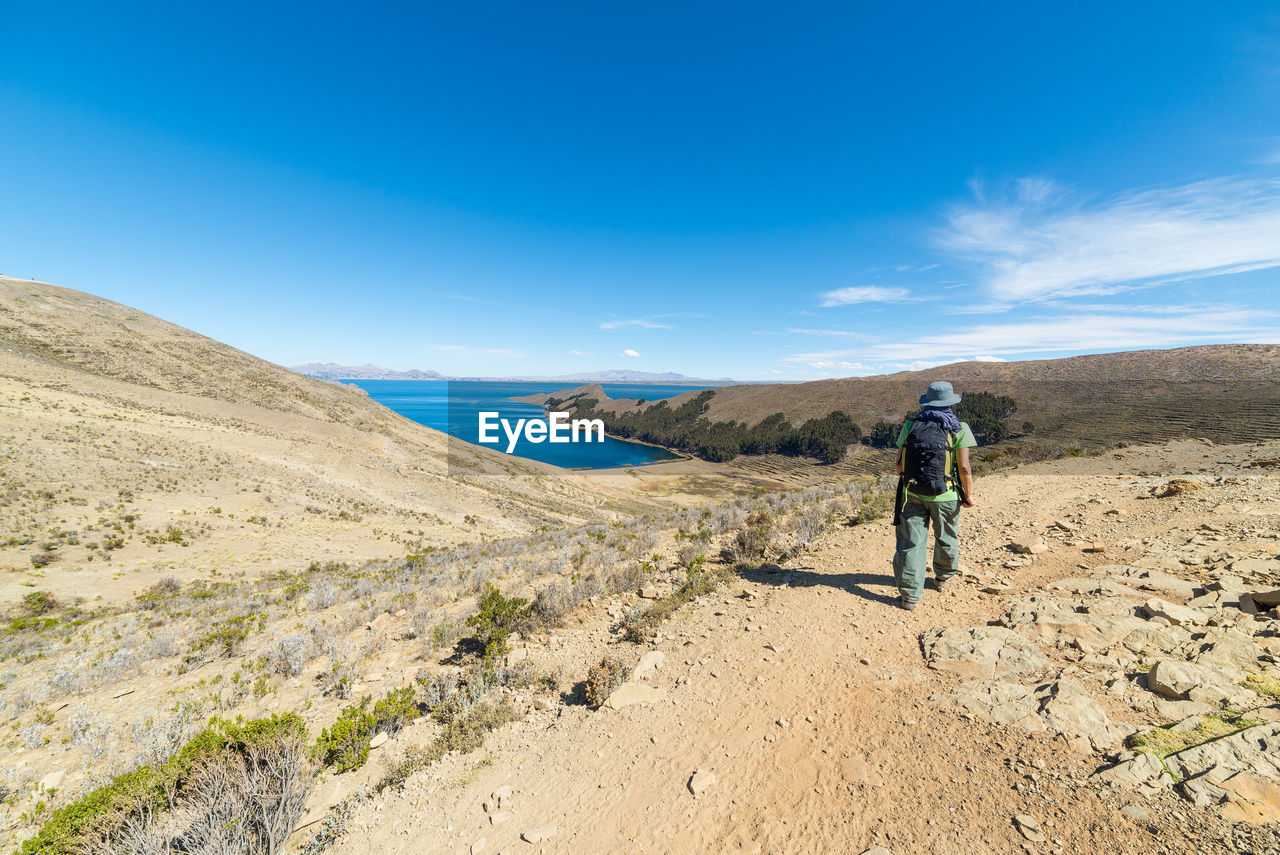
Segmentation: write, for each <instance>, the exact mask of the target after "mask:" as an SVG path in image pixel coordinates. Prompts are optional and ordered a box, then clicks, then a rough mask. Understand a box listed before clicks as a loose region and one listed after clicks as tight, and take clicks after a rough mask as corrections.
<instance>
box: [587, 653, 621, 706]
mask: <svg viewBox="0 0 1280 855" xmlns="http://www.w3.org/2000/svg"><path fill="white" fill-rule="evenodd" d="M626 680H627V667H626V666H625V665H623V664H622V663H621V662H619V661H618V660H617V659H615V658H614V657H613V656H611V655H608V654H606V655H605V656H604V657H603V658H602V659H601V660H600V661H599V662H597V663H596V664H594V665H592V666H591V670H590V671H588V672H587V687H586V696H587V703H588V704H590V705H591V706H593V707H597V708H598V707H600V706H601V705H603V704H604V702H605V701H607V700H609V696H610V695H612V694H613V691H614V689H616V688H618V687H619V686H621V685H622V684H623V683H625V682H626Z"/></svg>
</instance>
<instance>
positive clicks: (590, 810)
mask: <svg viewBox="0 0 1280 855" xmlns="http://www.w3.org/2000/svg"><path fill="white" fill-rule="evenodd" d="M1263 452H1265V454H1267V455H1269V456H1271V457H1275V456H1276V453H1275V452H1276V448H1275V447H1274V446H1272V447H1271V448H1269V449H1262V450H1258V449H1256V448H1254V449H1250V448H1245V447H1232V448H1230V449H1227V448H1214V447H1211V446H1207V445H1205V444H1201V443H1197V442H1180V443H1176V444H1171V445H1170V446H1164V447H1158V448H1151V449H1140V450H1130V451H1127V452H1125V453H1123V454H1118V455H1107V456H1105V457H1102V458H1094V459H1078V460H1066V461H1060V462H1055V463H1049V464H1039V465H1036V466H1031V467H1025V468H1022V469H1019V470H1016V471H1012V472H1008V473H1003V474H999V475H996V476H992V477H988V478H983V479H981V480H980V482H979V484H978V499H979V502H980V506H979V507H978V508H977V509H975V510H972V511H966V512H965V515H964V519H963V522H962V529H963V532H962V534H963V558H962V560H963V562H964V563H965V564H966V569H967V571H968V572H969V573H970V574H983V573H987V574H990V575H992V576H999V577H1003V578H1004V579H1007V580H1008V581H1009V582H1010V584H1011V586H1012V587H1013V589H1014V590H1013V591H1012V592H1009V593H1006V594H996V595H993V594H987V593H983V592H982V590H981V588H982V585H980V584H977V583H975V582H973V580H972V579H970V580H968V581H965V582H959V583H957V584H955V585H953V586H951V588H953V589H950V588H949V589H948V590H947V591H945V592H944V593H938V592H935V591H933V590H929V591H927V592H926V595H925V599H924V600H923V602H922V603H921V605H920V607H919V608H917V609H916V610H915V611H914V612H911V613H907V612H903V611H901V610H899V609H897V608H895V607H893V606H892V605H891V603H892V601H893V598H894V597H895V596H896V591H895V590H894V588H893V586H892V578H891V576H890V574H889V557H890V554H891V550H892V538H893V533H892V530H891V528H890V526H889V525H887V524H884V523H880V524H873V525H867V526H862V527H858V528H848V527H841V528H839V529H837V530H835V531H833V532H831V533H829V534H827V535H825V536H824V538H823V539H822V541H821V543H820V545H819V547H818V548H817V549H816V550H814V551H812V552H811V553H809V554H807V555H805V556H803V557H802V558H801V559H799V560H797V561H795V562H793V563H792V564H790V565H788V566H787V567H786V568H785V572H782V573H772V574H770V573H760V572H756V573H747V574H745V575H744V576H743V577H742V578H741V580H734V581H733V582H732V583H731V584H730V585H728V586H727V587H726V588H724V589H722V590H721V591H720V592H718V593H717V594H713V595H710V596H708V597H705V598H703V599H702V600H700V601H699V602H697V603H696V604H694V605H692V606H690V607H688V608H686V609H685V610H682V611H681V612H680V613H678V614H677V616H676V617H675V618H673V619H672V621H671V622H670V623H669V624H667V625H666V626H665V627H664V628H663V633H662V637H661V639H660V641H659V642H658V643H657V644H656V645H654V646H653V648H652V649H657V650H660V651H662V652H663V653H664V654H665V657H666V658H665V662H664V664H663V665H662V667H661V668H660V669H659V670H658V672H657V673H656V675H655V677H654V678H653V680H652V682H653V683H654V684H655V685H658V686H659V687H661V688H662V689H663V691H664V692H665V697H664V698H663V699H662V700H660V701H659V702H657V703H655V704H653V705H650V706H631V707H627V708H625V709H622V710H618V711H600V712H592V711H590V710H589V709H588V708H587V707H585V706H584V705H582V704H581V703H580V702H578V703H572V702H570V703H561V702H557V703H556V704H555V705H554V707H553V708H552V709H549V710H540V711H539V710H534V711H532V712H530V714H529V716H528V717H527V718H526V719H525V721H523V722H521V723H519V724H516V725H513V726H511V727H508V728H505V729H503V730H502V731H499V732H497V733H495V734H493V735H492V736H491V737H490V739H489V742H488V743H487V744H486V746H485V748H484V749H483V750H482V751H480V752H477V753H476V754H474V755H471V756H465V757H450V758H447V759H446V760H445V761H444V762H443V763H441V764H438V765H437V766H435V767H433V768H431V769H428V770H426V771H424V772H422V773H419V774H417V775H415V776H414V777H412V778H411V779H410V780H409V781H408V782H407V784H406V786H405V787H404V789H403V790H401V791H398V792H397V791H390V790H388V791H386V792H384V793H383V794H382V795H381V796H379V797H377V798H375V799H374V800H372V801H370V802H368V803H366V804H364V805H362V806H361V807H360V808H359V809H358V811H357V814H356V817H355V819H354V821H353V823H352V826H351V831H350V833H349V834H347V835H346V836H345V837H344V838H342V839H341V840H340V841H339V842H338V843H337V844H336V845H335V846H334V848H333V850H332V851H334V852H337V853H343V854H344V855H346V853H352V854H353V855H354V853H367V852H379V853H383V852H385V853H411V852H412V853H457V852H486V853H497V852H510V853H521V852H546V853H552V852H554V853H605V852H608V853H624V852H625V853H630V852H637V853H639V852H646V853H650V852H658V853H704V852H705V853H711V852H739V851H740V852H763V853H825V852H840V853H845V852H850V853H860V852H863V851H864V850H865V849H868V848H870V847H873V846H885V847H887V848H888V849H889V850H890V851H891V852H893V853H923V852H935V853H973V852H1021V851H1023V850H1024V849H1025V850H1026V851H1036V852H1163V851H1168V852H1186V851H1222V852H1228V851H1249V850H1248V849H1239V850H1237V849H1235V848H1233V847H1232V845H1231V842H1230V839H1226V840H1223V839H1222V838H1221V835H1224V834H1227V832H1223V831H1222V826H1221V825H1216V824H1215V823H1220V821H1219V820H1218V818H1217V817H1216V816H1212V815H1210V814H1207V813H1206V812H1202V811H1199V810H1197V809H1195V808H1192V807H1191V806H1190V805H1189V804H1187V803H1185V802H1180V801H1179V799H1178V798H1177V796H1175V795H1173V794H1171V793H1164V794H1161V795H1160V796H1158V797H1154V798H1153V799H1152V800H1150V801H1143V800H1142V799H1141V798H1139V797H1138V796H1136V795H1134V794H1132V793H1127V794H1120V795H1117V794H1115V793H1112V792H1104V791H1103V790H1102V789H1101V788H1099V787H1098V786H1096V785H1091V784H1089V783H1088V782H1087V781H1086V779H1087V778H1088V776H1089V774H1090V773H1091V772H1093V771H1094V770H1095V769H1097V768H1098V767H1099V766H1100V765H1102V764H1103V762H1104V756H1103V755H1101V754H1096V753H1094V754H1087V753H1079V752H1077V751H1074V750H1072V749H1071V748H1069V747H1068V746H1067V745H1066V743H1065V741H1064V740H1063V739H1061V738H1054V737H1053V736H1051V735H1050V734H1046V733H1038V734H1037V733H1030V732H1027V731H1024V730H1022V729H1019V728H1015V727H1012V726H1003V725H997V724H992V723H989V722H984V721H978V720H968V719H966V718H963V717H960V716H958V715H956V714H955V713H951V712H945V711H942V710H941V709H939V707H938V705H937V704H936V703H933V702H931V701H930V696H932V695H936V694H937V693H939V692H942V691H945V690H946V689H948V688H949V687H951V686H954V685H956V684H958V683H959V682H961V679H960V678H959V677H957V676H955V675H953V674H948V673H943V672H939V671H935V670H931V669H929V668H927V667H926V664H925V660H924V658H923V657H922V654H921V646H920V643H919V636H920V633H922V632H923V631H925V630H927V629H930V628H933V627H942V626H950V625H978V626H981V625H985V624H987V623H988V622H992V621H994V620H995V619H996V618H997V617H998V616H999V615H1000V614H1001V612H1002V611H1003V606H1002V603H1003V602H1005V601H1006V600H1007V599H1008V598H1009V597H1010V596H1014V595H1020V594H1025V593H1028V592H1036V591H1039V590H1041V589H1043V588H1044V586H1045V585H1047V584H1048V583H1050V582H1052V581H1054V580H1057V579H1061V578H1063V577H1078V576H1088V575H1089V573H1090V571H1091V570H1092V569H1093V568H1095V567H1101V566H1104V565H1116V564H1125V563H1130V562H1132V561H1135V560H1137V559H1138V558H1140V557H1141V556H1142V555H1143V554H1144V549H1145V545H1144V543H1143V539H1144V538H1145V539H1147V542H1148V543H1150V542H1153V539H1155V538H1158V537H1160V536H1161V535H1163V534H1165V533H1167V532H1169V531H1170V530H1171V529H1174V528H1176V527H1182V528H1183V529H1187V530H1194V529H1196V528H1197V527H1198V526H1199V525H1200V524H1201V523H1202V522H1204V521H1205V520H1207V519H1211V518H1212V519H1223V518H1224V517H1225V516H1226V515H1233V516H1241V515H1245V516H1247V515H1249V514H1250V513H1253V516H1252V517H1251V519H1252V521H1253V522H1254V523H1259V522H1261V521H1263V520H1265V519H1267V518H1264V517H1260V516H1258V514H1260V513H1265V512H1266V509H1265V508H1259V507H1253V508H1250V507H1247V506H1241V505H1239V504H1235V505H1224V504H1223V500H1224V498H1231V497H1235V498H1237V499H1238V498H1239V496H1244V497H1245V498H1248V496H1249V495H1250V492H1249V490H1248V489H1247V487H1248V485H1246V487H1245V488H1240V487H1239V486H1237V487H1235V488H1231V489H1234V490H1235V491H1236V492H1234V493H1231V494H1230V496H1227V494H1226V493H1225V492H1224V491H1226V490H1227V488H1225V487H1224V488H1213V487H1211V488H1210V489H1207V490H1205V491H1203V492H1202V493H1200V494H1197V495H1196V496H1194V497H1190V498H1185V499H1161V500H1154V499H1149V500H1143V499H1139V498H1138V496H1139V495H1142V494H1144V493H1146V492H1148V490H1149V488H1150V486H1151V485H1152V484H1155V483H1159V482H1160V481H1161V480H1167V479H1168V477H1169V476H1170V475H1171V474H1174V473H1199V475H1200V477H1208V476H1209V475H1212V474H1213V473H1214V472H1222V473H1227V474H1229V475H1232V476H1243V475H1245V473H1251V474H1248V475H1247V476H1246V477H1247V478H1248V479H1252V481H1251V483H1254V484H1257V485H1262V486H1263V487H1265V488H1266V489H1268V490H1271V491H1272V492H1273V493H1274V492H1275V487H1276V486H1277V485H1276V482H1275V478H1274V476H1268V475H1266V474H1265V473H1262V472H1261V471H1260V470H1256V469H1253V470H1250V469H1247V468H1245V464H1246V462H1247V460H1248V459H1250V458H1251V457H1254V458H1256V457H1257V456H1258V455H1259V454H1262V453H1263ZM1206 472H1207V473H1208V475H1206V474H1205V473H1206ZM1138 473H1141V474H1138ZM1253 492H1254V493H1256V492H1257V491H1256V490H1254V491H1253ZM1215 508H1216V509H1217V511H1216V512H1215V510H1214V509H1215ZM1109 512H1110V513H1109ZM1066 515H1074V516H1075V518H1076V519H1078V520H1080V523H1079V526H1078V528H1079V530H1080V532H1081V534H1082V535H1083V539H1084V540H1087V541H1090V542H1092V541H1102V542H1103V543H1105V544H1106V547H1107V548H1106V551H1105V553H1095V552H1091V551H1088V550H1087V549H1085V548H1083V543H1082V542H1076V543H1075V545H1071V544H1070V543H1069V539H1067V538H1062V539H1060V540H1053V539H1050V541H1049V542H1050V544H1051V549H1050V551H1049V552H1048V553H1046V554H1043V555H1040V556H1038V558H1037V560H1035V561H1034V562H1033V563H1031V564H1030V565H1029V566H1026V567H1022V568H1018V569H1016V570H1011V569H1006V568H1004V567H1003V566H1002V565H1003V564H1004V563H1005V562H1006V561H1008V560H1009V559H1010V558H1011V557H1012V553H1011V552H1010V551H1009V550H1008V548H1007V544H1008V543H1009V542H1010V540H1011V539H1012V538H1013V537H1016V536H1019V535H1022V534H1026V533H1038V534H1041V535H1043V533H1044V532H1045V529H1046V527H1047V526H1050V525H1051V524H1052V523H1053V522H1054V521H1055V520H1057V519H1060V518H1062V517H1064V516H1066ZM1269 520H1270V521H1271V522H1272V523H1274V521H1275V517H1270V518H1269ZM1271 549H1272V551H1273V552H1274V551H1275V545H1274V541H1273V542H1272V545H1271ZM1192 575H1194V573H1193V572H1192ZM609 623H610V620H609V618H608V616H607V615H606V614H604V606H602V607H601V609H600V611H599V613H597V614H593V615H591V616H589V617H588V618H587V620H586V622H585V623H584V624H583V625H582V627H580V628H577V629H573V630H569V631H566V632H565V633H563V635H562V637H560V638H557V639H554V640H553V641H552V643H551V644H550V645H549V647H548V652H549V654H551V655H552V658H555V657H556V656H558V657H559V661H560V663H561V664H565V663H568V665H567V666H566V667H569V668H572V667H577V668H579V669H580V670H577V671H576V672H574V673H571V674H568V675H567V676H572V677H574V678H575V679H576V678H578V677H580V676H581V675H582V674H585V670H586V666H587V664H589V662H590V661H593V660H594V658H598V657H599V655H600V653H601V652H602V651H603V644H604V642H605V641H606V640H607V639H608V638H609V637H610V636H609V634H608V625H609ZM1041 648H1042V649H1043V651H1044V653H1045V654H1046V655H1048V656H1049V657H1050V658H1051V659H1052V660H1053V662H1054V665H1055V666H1056V667H1057V668H1060V669H1065V670H1066V671H1067V673H1070V672H1071V671H1072V669H1073V667H1074V666H1073V663H1074V662H1075V661H1077V660H1078V659H1079V654H1078V652H1076V651H1071V650H1065V651H1064V650H1058V649H1055V648H1053V647H1052V646H1050V645H1048V644H1041ZM618 649H619V650H620V651H626V652H627V655H629V656H631V657H635V656H636V655H638V653H640V652H643V649H637V648H635V647H634V646H632V645H626V644H620V645H619V646H618ZM644 649H649V648H644ZM575 661H577V662H578V663H580V664H578V665H576V666H575V665H573V663H574V662H575ZM566 700H572V698H571V697H570V698H567V699H566ZM1107 704H1108V712H1109V713H1110V714H1111V717H1112V720H1113V721H1116V722H1117V723H1128V724H1142V723H1143V722H1142V720H1141V718H1140V715H1139V713H1138V712H1136V711H1135V709H1133V708H1129V707H1126V706H1124V705H1123V704H1118V703H1113V702H1112V701H1109V700H1108V701H1107ZM406 738H408V737H407V736H402V737H400V739H401V740H403V739H406ZM697 770H704V771H707V772H710V773H713V774H714V776H715V782H714V783H713V784H712V785H710V786H709V787H707V788H706V789H705V791H703V792H701V793H700V794H699V795H696V796H695V795H694V794H693V793H692V792H691V788H690V778H691V776H692V775H693V774H694V773H695V771H697ZM502 786H510V787H511V788H512V791H513V793H512V796H511V798H510V800H509V803H508V804H507V805H505V806H504V807H503V808H502V810H501V812H500V815H499V816H497V817H496V819H497V822H495V821H493V820H491V818H490V816H489V815H488V814H486V812H485V810H484V808H483V803H484V802H485V801H486V800H488V799H489V798H490V794H491V793H493V792H494V791H495V790H496V789H498V788H499V787H502ZM1133 802H1142V803H1143V804H1144V805H1145V807H1143V808H1142V809H1141V810H1140V811H1131V812H1130V814H1133V815H1136V816H1137V817H1138V818H1137V819H1135V818H1132V817H1131V815H1130V814H1124V813H1121V812H1120V810H1119V808H1120V807H1121V806H1123V805H1125V804H1126V803H1133ZM490 807H491V808H492V807H494V806H492V805H491V806H490ZM1144 814H1145V818H1143V815H1144ZM1016 815H1029V816H1032V817H1034V818H1035V819H1037V820H1038V821H1039V823H1040V824H1041V827H1042V828H1043V833H1044V836H1045V837H1046V838H1047V839H1046V840H1045V841H1044V842H1040V843H1034V844H1033V843H1031V842H1029V841H1028V840H1027V839H1026V838H1025V837H1024V835H1022V834H1020V833H1019V830H1018V828H1017V827H1016V826H1015V824H1014V822H1013V817H1014V816H1016ZM547 825H550V826H554V827H555V831H554V836H550V837H548V839H546V840H545V841H544V842H539V843H534V844H530V843H528V842H524V841H522V840H521V835H522V833H525V832H529V831H531V830H533V829H535V828H538V827H541V826H547ZM477 843H479V846H478V847H475V846H474V844H477ZM1219 846H1220V847H1222V848H1217V847H1219ZM1255 851H1256V850H1255Z"/></svg>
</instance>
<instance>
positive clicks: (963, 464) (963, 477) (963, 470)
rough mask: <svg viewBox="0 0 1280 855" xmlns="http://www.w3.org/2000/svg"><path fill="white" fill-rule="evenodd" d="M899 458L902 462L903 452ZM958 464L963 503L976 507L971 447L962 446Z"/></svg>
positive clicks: (957, 460)
mask: <svg viewBox="0 0 1280 855" xmlns="http://www.w3.org/2000/svg"><path fill="white" fill-rule="evenodd" d="M898 459H899V463H901V460H902V454H901V452H899V454H898ZM956 466H957V468H958V469H959V470H960V489H961V490H963V491H964V501H963V502H962V503H961V504H963V505H964V506H965V507H966V508H973V507H976V506H977V504H978V503H977V502H976V501H974V498H973V467H971V466H970V465H969V449H967V448H962V449H960V451H959V452H958V453H957V454H956Z"/></svg>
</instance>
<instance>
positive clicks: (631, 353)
mask: <svg viewBox="0 0 1280 855" xmlns="http://www.w3.org/2000/svg"><path fill="white" fill-rule="evenodd" d="M622 355H623V356H630V357H632V358H634V359H639V358H640V354H638V353H636V352H635V351H634V350H632V349H631V348H627V349H626V350H624V351H622Z"/></svg>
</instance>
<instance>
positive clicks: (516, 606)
mask: <svg viewBox="0 0 1280 855" xmlns="http://www.w3.org/2000/svg"><path fill="white" fill-rule="evenodd" d="M479 607H480V608H479V611H477V612H476V613H475V614H473V615H472V616H471V617H469V618H467V626H469V627H472V628H473V629H475V631H476V633H475V637H476V640H477V641H479V642H480V644H481V645H483V646H484V659H485V661H486V662H492V661H493V660H495V659H497V658H499V657H501V656H505V655H506V654H507V653H509V652H510V650H511V648H510V647H508V646H507V637H508V636H509V635H510V634H511V633H512V632H516V631H518V630H520V629H522V628H524V627H525V626H527V625H528V623H529V619H530V610H529V605H528V603H527V602H526V601H525V600H522V599H520V598H518V597H510V598H508V597H504V596H503V595H502V592H501V591H499V590H498V588H497V586H496V585H494V584H492V583H490V584H488V585H486V586H485V591H484V594H483V595H482V596H481V597H480V603H479Z"/></svg>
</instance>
